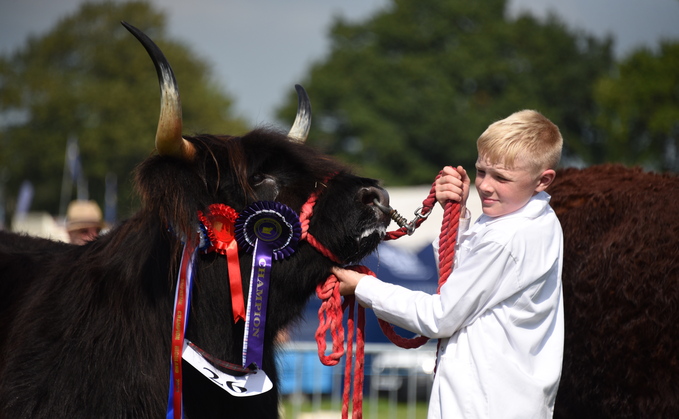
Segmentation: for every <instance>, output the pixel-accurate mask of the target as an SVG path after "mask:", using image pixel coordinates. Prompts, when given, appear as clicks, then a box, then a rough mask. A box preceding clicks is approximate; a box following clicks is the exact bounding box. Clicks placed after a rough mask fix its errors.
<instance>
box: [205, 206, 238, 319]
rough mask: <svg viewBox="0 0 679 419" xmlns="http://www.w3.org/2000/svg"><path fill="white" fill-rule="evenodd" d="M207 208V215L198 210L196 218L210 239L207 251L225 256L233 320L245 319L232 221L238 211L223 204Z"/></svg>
mask: <svg viewBox="0 0 679 419" xmlns="http://www.w3.org/2000/svg"><path fill="white" fill-rule="evenodd" d="M208 210H209V212H208V214H207V215H206V214H203V213H202V212H200V211H198V219H199V220H200V222H201V223H203V226H204V227H205V230H206V232H207V236H208V238H209V240H210V247H209V248H208V249H207V251H208V252H211V251H214V252H217V253H219V254H221V255H224V256H226V263H227V265H228V269H229V286H230V287H231V308H232V312H233V321H234V322H238V320H245V300H244V297H243V282H242V280H241V274H240V262H239V261H238V242H237V241H236V236H235V231H234V223H235V222H236V219H237V218H238V213H237V212H236V210H234V209H233V208H231V207H230V206H228V205H225V204H212V205H210V206H209V207H208Z"/></svg>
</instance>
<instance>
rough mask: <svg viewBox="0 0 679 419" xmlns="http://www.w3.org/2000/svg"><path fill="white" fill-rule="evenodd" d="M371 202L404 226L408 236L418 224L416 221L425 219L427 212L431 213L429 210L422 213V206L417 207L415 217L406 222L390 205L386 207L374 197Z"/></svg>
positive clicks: (400, 225)
mask: <svg viewBox="0 0 679 419" xmlns="http://www.w3.org/2000/svg"><path fill="white" fill-rule="evenodd" d="M373 203H374V204H375V206H376V207H377V208H378V209H379V210H380V211H382V212H383V213H385V214H387V215H388V216H389V218H391V219H392V220H394V221H395V222H396V224H398V226H399V227H401V228H405V229H406V231H407V232H408V235H409V236H412V235H413V233H414V232H415V229H416V228H417V226H418V221H420V220H426V219H427V217H429V214H431V210H430V211H429V212H427V213H426V214H422V209H423V208H424V207H419V208H418V209H417V210H415V218H413V220H412V221H410V222H408V220H406V219H405V218H404V217H403V216H401V214H399V213H398V211H396V210H395V209H393V208H392V207H386V206H384V205H382V204H380V202H379V201H378V200H377V199H374V200H373Z"/></svg>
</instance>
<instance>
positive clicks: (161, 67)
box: [121, 22, 196, 160]
mask: <svg viewBox="0 0 679 419" xmlns="http://www.w3.org/2000/svg"><path fill="white" fill-rule="evenodd" d="M121 23H122V24H123V26H124V27H125V28H126V29H127V30H128V31H130V32H131V33H132V35H134V36H135V37H136V38H137V39H138V40H139V42H141V44H142V45H143V46H144V48H145V49H146V52H148V54H149V56H150V57H151V60H152V61H153V65H154V66H155V67H156V73H157V74H158V83H159V84H160V118H159V119H158V129H157V130H156V149H157V150H158V153H159V154H161V155H166V156H174V157H179V158H182V159H185V160H192V159H193V157H194V155H195V154H196V149H195V147H194V146H193V144H192V143H190V142H189V141H187V140H186V139H184V138H183V137H182V102H181V100H180V98H179V87H178V86H177V80H176V79H175V77H174V72H173V71H172V67H170V63H169V62H168V61H167V59H166V58H165V55H164V54H163V52H162V51H161V50H160V48H158V46H157V45H156V44H155V43H154V42H153V41H152V40H151V38H149V37H148V36H146V34H144V33H143V32H142V31H140V30H139V29H137V28H135V27H134V26H132V25H130V24H129V23H127V22H121Z"/></svg>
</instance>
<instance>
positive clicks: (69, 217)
mask: <svg viewBox="0 0 679 419" xmlns="http://www.w3.org/2000/svg"><path fill="white" fill-rule="evenodd" d="M102 218H103V217H102V215H101V209H100V208H99V205H97V203H96V202H94V201H82V200H77V201H72V202H71V203H70V204H68V210H66V230H68V231H73V230H78V229H81V228H88V227H99V228H103V226H104V223H103V222H102Z"/></svg>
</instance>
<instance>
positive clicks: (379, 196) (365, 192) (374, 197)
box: [357, 186, 389, 207]
mask: <svg viewBox="0 0 679 419" xmlns="http://www.w3.org/2000/svg"><path fill="white" fill-rule="evenodd" d="M357 198H358V200H359V201H360V202H361V203H363V204H364V205H375V202H377V203H379V205H382V206H385V207H389V193H388V192H387V191H386V190H384V189H382V188H379V187H376V186H367V187H363V188H361V189H360V190H359V191H358V196H357Z"/></svg>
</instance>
